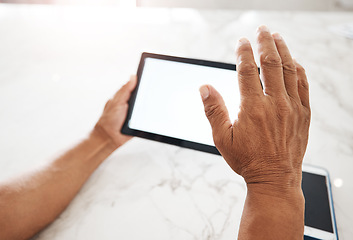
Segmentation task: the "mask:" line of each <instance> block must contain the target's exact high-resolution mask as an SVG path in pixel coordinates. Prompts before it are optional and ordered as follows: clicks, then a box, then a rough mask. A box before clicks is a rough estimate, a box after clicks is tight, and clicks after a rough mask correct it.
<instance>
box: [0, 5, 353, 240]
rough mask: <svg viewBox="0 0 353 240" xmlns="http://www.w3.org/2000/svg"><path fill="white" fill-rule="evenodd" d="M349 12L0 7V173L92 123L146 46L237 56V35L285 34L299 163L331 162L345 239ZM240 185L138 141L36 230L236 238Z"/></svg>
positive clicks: (221, 171)
mask: <svg viewBox="0 0 353 240" xmlns="http://www.w3.org/2000/svg"><path fill="white" fill-rule="evenodd" d="M348 22H353V14H352V13H348V12H347V13H344V12H334V13H320V12H315V13H313V12H258V11H245V12H244V11H233V10H232V11H226V10H219V11H215V10H203V11H197V10H189V9H175V10H171V9H140V10H136V9H117V8H108V7H95V8H90V7H85V8H78V7H63V6H56V7H50V6H27V5H16V6H11V5H0V35H1V37H0V132H1V137H0V154H1V159H0V180H2V179H5V178H7V177H10V176H13V175H16V174H20V173H21V172H23V171H26V170H28V169H31V168H33V167H36V166H38V165H40V164H42V163H43V162H46V161H48V160H49V159H51V158H53V157H55V156H57V154H58V153H60V152H62V151H63V150H64V149H66V148H68V147H70V145H71V144H72V143H74V142H77V141H78V140H79V139H80V138H82V137H84V136H85V135H86V134H87V133H88V131H89V130H90V129H91V128H92V126H93V125H94V123H95V121H96V120H97V119H98V117H99V114H100V113H101V110H102V108H103V106H104V104H105V102H106V100H107V99H108V98H109V97H110V96H111V95H112V94H113V93H114V92H115V91H116V90H117V89H118V88H119V87H120V86H121V85H122V84H123V83H124V82H125V81H126V80H127V79H128V76H129V75H130V74H131V73H134V72H135V71H136V68H137V63H138V60H139V57H140V54H141V52H143V51H149V52H155V53H164V54H171V55H177V56H184V57H193V58H201V59H209V60H215V61H223V62H231V63H234V62H235V59H234V49H235V44H236V42H237V39H238V38H240V37H242V36H247V37H248V38H249V39H250V41H251V42H252V43H253V44H255V29H256V27H257V26H258V25H260V24H267V25H268V26H269V27H270V28H271V29H272V30H273V31H278V32H280V33H281V34H282V35H283V37H284V38H285V40H286V41H287V43H288V45H289V47H290V49H291V51H292V54H293V56H294V57H296V58H297V59H298V61H299V62H301V63H302V64H303V65H304V66H305V68H306V71H307V75H308V78H309V82H310V93H311V105H312V125H311V130H310V139H309V145H308V150H307V154H306V156H305V160H304V161H305V162H306V163H311V164H315V165H319V166H322V167H325V168H327V169H328V170H329V172H330V174H331V178H332V183H333V184H332V185H333V198H334V204H335V208H336V217H337V224H338V232H339V235H340V239H351V236H352V235H353V232H352V228H351V226H353V217H352V215H353V207H352V204H351V203H352V201H353V177H352V171H353V162H352V161H353V159H352V156H353V124H352V123H353V94H352V91H353V68H352V66H353V41H352V40H350V39H346V38H344V37H342V36H339V35H336V34H334V33H333V32H332V31H330V30H329V28H330V26H331V25H334V24H341V23H348ZM245 194H246V188H245V185H244V182H243V180H242V178H241V177H239V176H237V175H236V174H234V173H233V172H232V170H231V169H230V168H229V167H228V166H227V165H226V163H225V162H224V161H223V159H222V158H221V157H218V156H213V155H210V154H205V153H201V152H196V151H192V150H187V149H182V148H178V147H174V146H169V145H165V144H161V143H157V142H152V141H147V140H142V139H136V138H135V139H133V140H132V141H131V142H129V143H128V144H126V145H125V146H124V147H122V148H121V149H119V150H117V151H116V152H115V153H114V154H113V155H111V156H110V157H109V158H108V159H107V160H106V161H105V162H104V163H103V164H102V165H101V166H100V167H99V168H98V169H97V171H96V172H95V173H94V174H93V175H92V177H91V178H90V179H89V181H88V182H87V183H86V184H85V185H84V187H83V189H82V190H81V191H80V193H79V194H78V196H77V197H76V198H75V199H74V200H73V202H72V203H71V204H70V206H69V207H68V208H67V209H66V210H65V211H64V212H63V213H62V214H61V215H60V217H59V218H58V219H57V220H56V221H55V222H54V223H53V224H51V225H50V226H48V227H47V228H46V229H45V230H44V231H42V232H41V233H40V234H38V236H36V237H35V239H40V240H42V239H54V240H55V239H194V240H195V239H235V238H236V236H237V231H238V225H239V222H240V216H241V212H242V207H243V202H244V198H245Z"/></svg>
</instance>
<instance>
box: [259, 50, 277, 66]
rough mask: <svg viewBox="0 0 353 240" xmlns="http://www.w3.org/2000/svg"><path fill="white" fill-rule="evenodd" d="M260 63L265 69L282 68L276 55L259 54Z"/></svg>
mask: <svg viewBox="0 0 353 240" xmlns="http://www.w3.org/2000/svg"><path fill="white" fill-rule="evenodd" d="M260 62H261V65H263V66H267V67H282V60H281V58H280V56H279V55H278V54H277V53H269V54H261V56H260Z"/></svg>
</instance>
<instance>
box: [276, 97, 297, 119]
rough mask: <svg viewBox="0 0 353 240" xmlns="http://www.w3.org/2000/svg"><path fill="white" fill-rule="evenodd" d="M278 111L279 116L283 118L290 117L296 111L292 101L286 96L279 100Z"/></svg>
mask: <svg viewBox="0 0 353 240" xmlns="http://www.w3.org/2000/svg"><path fill="white" fill-rule="evenodd" d="M277 112H278V117H279V118H281V119H282V118H288V117H290V116H291V115H293V113H294V112H296V111H295V109H294V108H293V106H292V104H291V103H290V101H288V100H287V99H285V98H281V99H279V100H278V101H277Z"/></svg>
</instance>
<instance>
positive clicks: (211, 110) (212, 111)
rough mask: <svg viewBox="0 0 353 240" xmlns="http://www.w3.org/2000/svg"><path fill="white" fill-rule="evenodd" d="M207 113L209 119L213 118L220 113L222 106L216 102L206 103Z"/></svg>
mask: <svg viewBox="0 0 353 240" xmlns="http://www.w3.org/2000/svg"><path fill="white" fill-rule="evenodd" d="M205 113H206V116H207V118H208V119H213V118H215V117H217V116H218V115H219V114H220V106H219V105H216V104H209V105H206V106H205Z"/></svg>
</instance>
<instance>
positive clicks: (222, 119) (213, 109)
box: [200, 85, 232, 145]
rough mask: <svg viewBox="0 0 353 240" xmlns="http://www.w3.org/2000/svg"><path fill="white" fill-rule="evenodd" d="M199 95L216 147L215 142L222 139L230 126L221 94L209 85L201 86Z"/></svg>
mask: <svg viewBox="0 0 353 240" xmlns="http://www.w3.org/2000/svg"><path fill="white" fill-rule="evenodd" d="M200 94H201V98H202V101H203V105H204V107H205V114H206V116H207V118H208V121H209V122H210V124H211V127H212V132H213V140H214V141H215V144H216V145H217V143H216V142H217V140H218V139H221V138H222V137H224V134H225V133H226V131H227V130H228V129H229V128H231V126H232V123H231V121H230V119H229V114H228V110H227V107H226V105H225V104H224V100H223V98H222V96H221V94H219V92H217V90H216V89H215V88H214V87H212V86H211V85H203V86H201V87H200Z"/></svg>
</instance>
